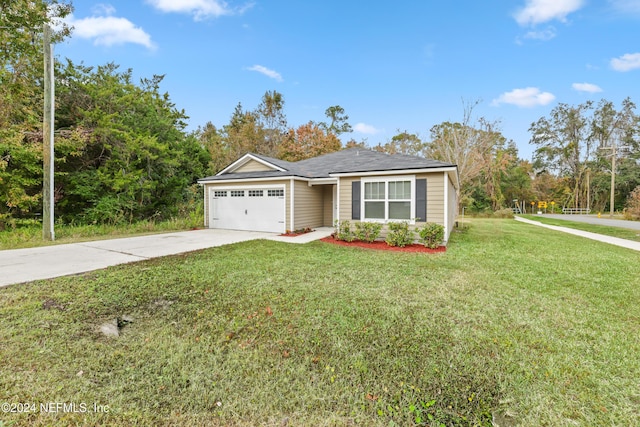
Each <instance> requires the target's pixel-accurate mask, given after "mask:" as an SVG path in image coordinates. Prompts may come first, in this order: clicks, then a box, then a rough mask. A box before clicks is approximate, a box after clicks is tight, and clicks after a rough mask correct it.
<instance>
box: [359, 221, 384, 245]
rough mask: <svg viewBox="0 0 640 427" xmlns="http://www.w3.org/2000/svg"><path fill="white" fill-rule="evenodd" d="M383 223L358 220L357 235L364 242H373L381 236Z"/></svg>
mask: <svg viewBox="0 0 640 427" xmlns="http://www.w3.org/2000/svg"><path fill="white" fill-rule="evenodd" d="M380 231H382V224H380V223H379V222H356V233H355V234H356V237H357V238H358V240H362V241H363V242H368V243H371V242H373V241H374V240H376V239H377V238H378V236H380Z"/></svg>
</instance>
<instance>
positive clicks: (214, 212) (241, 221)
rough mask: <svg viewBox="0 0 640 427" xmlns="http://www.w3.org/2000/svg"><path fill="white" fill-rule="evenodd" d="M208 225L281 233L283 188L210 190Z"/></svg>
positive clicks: (282, 230)
mask: <svg viewBox="0 0 640 427" xmlns="http://www.w3.org/2000/svg"><path fill="white" fill-rule="evenodd" d="M210 197H211V204H210V215H211V216H210V222H209V224H210V225H211V228H225V229H229V230H250V231H267V232H273V233H283V232H284V231H285V229H284V227H285V226H284V216H285V204H284V203H285V202H284V188H233V189H215V190H213V189H212V190H211V196H210Z"/></svg>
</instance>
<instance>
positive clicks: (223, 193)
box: [213, 190, 227, 197]
mask: <svg viewBox="0 0 640 427" xmlns="http://www.w3.org/2000/svg"><path fill="white" fill-rule="evenodd" d="M213 197H227V192H226V190H225V191H220V190H218V191H214V192H213Z"/></svg>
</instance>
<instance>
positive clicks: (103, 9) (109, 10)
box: [91, 3, 116, 15]
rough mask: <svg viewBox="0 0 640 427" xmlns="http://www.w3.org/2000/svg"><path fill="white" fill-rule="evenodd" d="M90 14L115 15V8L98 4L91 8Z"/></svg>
mask: <svg viewBox="0 0 640 427" xmlns="http://www.w3.org/2000/svg"><path fill="white" fill-rule="evenodd" d="M91 12H92V13H93V14H94V15H113V14H114V13H116V8H115V7H113V6H111V5H110V4H105V3H98V4H96V5H95V6H93V7H92V8H91Z"/></svg>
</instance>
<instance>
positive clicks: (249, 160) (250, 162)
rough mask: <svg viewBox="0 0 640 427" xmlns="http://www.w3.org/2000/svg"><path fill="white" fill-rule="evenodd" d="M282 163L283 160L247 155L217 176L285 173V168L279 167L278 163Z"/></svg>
mask: <svg viewBox="0 0 640 427" xmlns="http://www.w3.org/2000/svg"><path fill="white" fill-rule="evenodd" d="M282 162H283V161H282V160H278V159H271V158H270V157H265V156H259V155H257V154H253V153H247V154H245V155H244V156H242V157H240V158H239V159H238V160H236V161H235V162H233V163H231V164H230V165H229V166H227V167H226V168H224V169H222V170H221V171H220V172H218V173H217V174H216V176H218V175H224V174H228V173H237V172H249V171H251V172H255V171H279V172H285V171H286V168H283V167H282V166H281V165H278V163H282ZM287 163H288V162H287ZM243 169H244V171H243Z"/></svg>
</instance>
